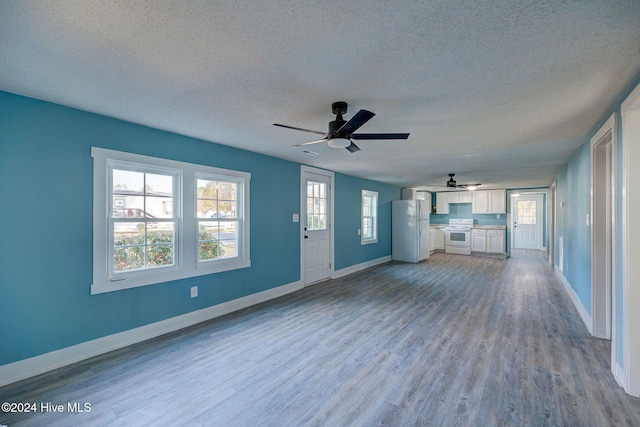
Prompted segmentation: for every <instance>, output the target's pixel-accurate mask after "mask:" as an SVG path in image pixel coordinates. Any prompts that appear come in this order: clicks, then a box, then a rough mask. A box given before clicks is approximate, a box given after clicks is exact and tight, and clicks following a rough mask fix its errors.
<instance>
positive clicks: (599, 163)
mask: <svg viewBox="0 0 640 427" xmlns="http://www.w3.org/2000/svg"><path fill="white" fill-rule="evenodd" d="M616 128H617V120H616V115H615V113H614V114H613V115H611V117H610V118H609V119H608V120H607V121H606V122H605V124H604V125H602V127H601V128H600V130H599V131H598V132H596V134H595V135H594V136H593V138H591V307H592V308H591V319H592V326H591V330H592V332H593V335H594V336H596V337H598V338H605V339H611V340H612V345H611V351H612V357H611V360H612V361H614V360H616V341H617V337H616V338H614V337H613V335H614V332H615V331H614V330H613V329H614V328H615V325H613V324H612V323H613V322H612V312H614V309H615V305H616V303H615V302H614V301H613V295H615V294H614V291H613V290H614V289H615V281H616V279H615V277H616V271H615V263H614V262H613V260H614V259H615V256H616V247H617V243H616V241H617V239H616V236H617V233H616V232H615V230H616V220H615V217H616V215H615V203H614V200H615V183H616V175H617V167H616V164H617V162H616V156H617V154H616V152H617V149H616V145H617V139H616V138H617V136H616Z"/></svg>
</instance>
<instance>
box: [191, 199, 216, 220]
mask: <svg viewBox="0 0 640 427" xmlns="http://www.w3.org/2000/svg"><path fill="white" fill-rule="evenodd" d="M196 210H197V213H196V216H197V217H198V218H217V217H218V202H217V201H216V200H198V202H197V204H196Z"/></svg>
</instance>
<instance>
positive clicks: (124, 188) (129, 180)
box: [113, 169, 144, 195]
mask: <svg viewBox="0 0 640 427" xmlns="http://www.w3.org/2000/svg"><path fill="white" fill-rule="evenodd" d="M143 191H144V173H142V172H132V171H126V170H120V169H113V194H125V195H129V194H143Z"/></svg>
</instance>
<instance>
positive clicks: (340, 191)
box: [334, 174, 402, 270]
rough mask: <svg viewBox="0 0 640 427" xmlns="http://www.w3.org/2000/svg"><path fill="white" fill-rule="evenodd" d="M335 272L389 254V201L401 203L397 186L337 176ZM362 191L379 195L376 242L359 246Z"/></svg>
mask: <svg viewBox="0 0 640 427" xmlns="http://www.w3.org/2000/svg"><path fill="white" fill-rule="evenodd" d="M335 183H336V191H335V216H336V218H335V221H334V226H335V236H336V244H335V260H336V265H335V269H336V270H340V269H342V268H346V267H349V266H351V265H356V264H360V263H363V262H366V261H369V260H373V259H377V258H382V257H384V256H388V255H391V251H390V248H391V201H393V200H400V197H401V195H402V190H401V189H400V188H399V187H395V186H391V185H386V184H381V183H378V182H372V181H367V180H364V179H360V178H354V177H352V176H348V175H342V174H336V180H335ZM362 190H371V191H377V192H378V242H377V243H371V244H367V245H362V244H361V243H360V236H359V235H358V229H359V228H361V205H362ZM338 242H340V244H338Z"/></svg>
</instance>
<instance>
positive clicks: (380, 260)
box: [331, 255, 391, 279]
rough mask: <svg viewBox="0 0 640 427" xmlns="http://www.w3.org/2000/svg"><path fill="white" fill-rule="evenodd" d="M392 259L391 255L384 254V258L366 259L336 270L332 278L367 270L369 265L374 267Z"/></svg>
mask: <svg viewBox="0 0 640 427" xmlns="http://www.w3.org/2000/svg"><path fill="white" fill-rule="evenodd" d="M389 261H391V255H388V256H383V257H382V258H377V259H373V260H371V261H366V262H363V263H360V264H356V265H352V266H350V267H346V268H342V269H340V270H336V271H334V272H333V274H332V275H331V278H332V279H337V278H340V277H344V276H346V275H348V274H352V273H357V272H358V271H361V270H365V269H367V268H369V267H373V266H375V265H378V264H384V263H385V262H389Z"/></svg>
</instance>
